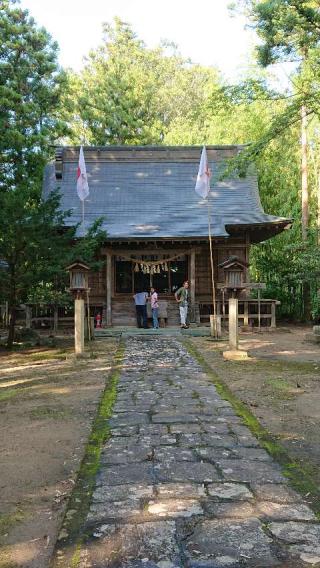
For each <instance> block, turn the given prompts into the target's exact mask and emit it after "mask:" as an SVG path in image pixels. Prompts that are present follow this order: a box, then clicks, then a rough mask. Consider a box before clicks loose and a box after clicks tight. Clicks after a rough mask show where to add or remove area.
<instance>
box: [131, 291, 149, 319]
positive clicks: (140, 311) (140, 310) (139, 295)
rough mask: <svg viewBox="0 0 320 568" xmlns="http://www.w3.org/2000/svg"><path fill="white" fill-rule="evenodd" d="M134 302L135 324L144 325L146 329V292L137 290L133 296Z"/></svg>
mask: <svg viewBox="0 0 320 568" xmlns="http://www.w3.org/2000/svg"><path fill="white" fill-rule="evenodd" d="M133 299H134V303H135V305H136V315H137V326H138V327H140V328H141V327H144V328H145V329H148V320H147V300H148V293H147V292H141V290H138V291H137V292H136V293H135V294H134V296H133Z"/></svg>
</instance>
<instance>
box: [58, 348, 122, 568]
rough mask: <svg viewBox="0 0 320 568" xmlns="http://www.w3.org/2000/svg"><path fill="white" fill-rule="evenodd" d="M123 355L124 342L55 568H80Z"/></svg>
mask: <svg viewBox="0 0 320 568" xmlns="http://www.w3.org/2000/svg"><path fill="white" fill-rule="evenodd" d="M123 355H124V342H122V341H121V342H120V343H119V346H118V349H117V352H116V354H115V359H114V364H113V368H112V371H111V374H110V375H109V376H108V377H107V384H106V387H105V390H104V392H103V394H102V397H101V400H100V404H99V407H98V411H97V415H96V417H95V420H94V423H93V426H92V431H91V434H90V437H89V440H88V442H87V445H86V448H85V453H84V457H83V460H82V462H81V465H80V469H79V472H78V476H77V481H76V485H75V487H74V490H73V492H72V494H71V496H70V499H69V502H68V507H67V510H66V513H65V516H64V521H63V523H62V527H61V530H60V537H59V538H58V545H57V547H56V552H57V550H58V551H59V555H58V554H55V555H54V558H53V562H52V567H53V568H58V566H59V567H62V566H63V568H76V567H77V566H78V564H79V561H80V553H81V544H82V542H83V539H84V538H85V535H84V526H85V520H86V517H87V513H88V511H89V507H90V502H91V497H92V494H93V491H94V488H95V481H96V474H97V473H98V470H99V466H100V455H101V451H102V448H103V445H104V444H105V442H106V440H107V439H108V438H109V436H110V427H109V424H108V419H109V418H110V417H111V415H112V408H113V405H114V402H115V400H116V395H117V384H118V381H119V377H120V371H121V364H122V359H123ZM70 510H72V511H73V514H72V515H71V516H68V511H70Z"/></svg>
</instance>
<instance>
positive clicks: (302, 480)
mask: <svg viewBox="0 0 320 568" xmlns="http://www.w3.org/2000/svg"><path fill="white" fill-rule="evenodd" d="M183 343H184V345H185V347H186V348H187V350H188V351H189V353H190V354H191V355H192V356H193V357H194V358H195V359H196V360H197V361H198V363H199V364H200V365H201V366H202V368H203V369H204V371H205V372H206V373H207V375H208V377H209V379H211V381H212V382H213V383H214V385H215V387H216V389H217V392H218V393H219V394H220V396H221V397H222V398H223V399H224V400H227V401H228V402H230V404H231V405H232V407H233V409H234V411H235V414H237V416H239V417H240V418H242V420H243V423H244V424H245V426H248V428H249V429H250V430H251V432H252V433H253V435H254V436H255V437H256V438H257V439H258V440H259V442H260V445H261V446H262V447H263V448H264V449H265V450H267V452H268V453H269V454H270V455H271V456H272V457H273V458H274V459H275V460H276V461H277V462H278V463H279V464H280V465H281V468H282V473H283V475H284V476H285V477H286V478H287V479H288V481H289V483H290V485H291V486H292V487H293V488H294V489H295V490H296V491H298V492H299V493H300V494H302V496H303V497H306V496H307V498H308V503H309V504H310V506H311V508H312V509H313V511H314V513H315V514H316V516H317V517H318V518H319V519H320V489H319V487H318V484H317V483H316V482H315V481H314V477H313V469H314V468H313V467H312V466H311V464H308V463H306V462H305V463H304V464H303V465H302V464H300V463H299V462H297V461H296V460H294V459H292V458H291V457H290V455H289V454H288V452H287V451H286V450H285V449H284V447H283V446H282V445H281V444H280V443H279V442H278V440H277V439H276V438H275V437H274V436H272V434H271V433H270V432H269V431H268V430H267V429H266V428H264V427H263V426H262V425H261V424H260V422H259V420H258V419H257V418H256V416H254V414H252V412H251V411H250V410H249V408H248V407H247V405H246V404H245V403H244V402H242V401H241V400H239V399H238V398H237V396H236V395H234V394H233V392H232V391H231V390H230V388H229V387H228V386H227V385H226V384H225V382H224V381H223V380H222V379H221V377H219V375H218V374H217V373H216V372H215V371H213V369H212V368H211V366H210V365H209V364H208V363H207V361H206V360H205V358H204V357H203V355H201V354H200V353H199V351H198V350H197V348H196V347H195V346H194V345H193V344H192V343H191V342H190V341H189V340H187V339H185V340H184V341H183Z"/></svg>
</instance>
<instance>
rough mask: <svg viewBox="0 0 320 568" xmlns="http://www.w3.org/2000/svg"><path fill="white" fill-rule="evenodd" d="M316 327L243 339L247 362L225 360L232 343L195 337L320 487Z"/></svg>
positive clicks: (319, 357)
mask: <svg viewBox="0 0 320 568" xmlns="http://www.w3.org/2000/svg"><path fill="white" fill-rule="evenodd" d="M310 331H311V330H310V327H308V328H306V327H290V328H289V327H288V328H283V329H281V330H279V331H277V330H276V331H274V332H262V333H255V334H253V333H250V334H249V333H248V334H242V335H241V339H240V348H241V349H244V350H247V351H248V353H249V355H250V356H251V358H250V360H247V361H239V362H234V361H225V360H224V359H223V357H222V351H224V350H225V349H226V348H227V343H224V342H221V343H218V344H217V343H214V342H212V341H211V340H210V339H209V338H192V340H191V341H192V342H193V343H194V345H195V346H196V347H197V349H198V350H199V351H200V353H201V354H202V355H203V356H204V357H205V359H206V361H207V363H209V365H210V366H211V367H212V369H213V370H214V371H215V372H216V373H217V374H218V375H219V377H221V379H222V381H223V382H224V383H225V384H227V385H228V387H229V388H230V389H231V390H232V392H233V393H234V394H235V395H236V396H237V397H238V398H239V399H240V400H242V401H243V402H245V403H246V404H247V405H248V407H249V408H250V410H251V412H252V413H253V414H254V415H255V416H256V417H257V418H258V419H259V421H260V423H261V424H262V425H263V426H264V427H265V428H266V429H267V430H268V431H269V432H270V433H271V434H273V435H274V436H275V437H276V438H277V439H278V440H279V441H280V442H281V444H282V445H283V446H284V447H285V448H286V450H287V451H288V453H289V454H290V456H291V457H292V458H293V459H295V460H297V461H298V462H299V463H301V464H303V466H304V468H305V470H306V471H308V472H309V473H310V475H311V476H312V478H313V479H314V481H315V482H316V483H318V486H319V487H320V437H319V432H320V344H318V345H316V344H313V343H310V342H307V341H306V340H305V335H306V333H307V332H309V333H310Z"/></svg>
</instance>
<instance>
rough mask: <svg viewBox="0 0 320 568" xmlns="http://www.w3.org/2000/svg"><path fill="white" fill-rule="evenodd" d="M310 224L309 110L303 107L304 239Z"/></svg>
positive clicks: (302, 197)
mask: <svg viewBox="0 0 320 568" xmlns="http://www.w3.org/2000/svg"><path fill="white" fill-rule="evenodd" d="M308 225H309V191H308V142H307V110H306V107H305V106H304V105H303V106H302V107H301V231H302V240H303V241H306V240H307V237H308Z"/></svg>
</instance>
